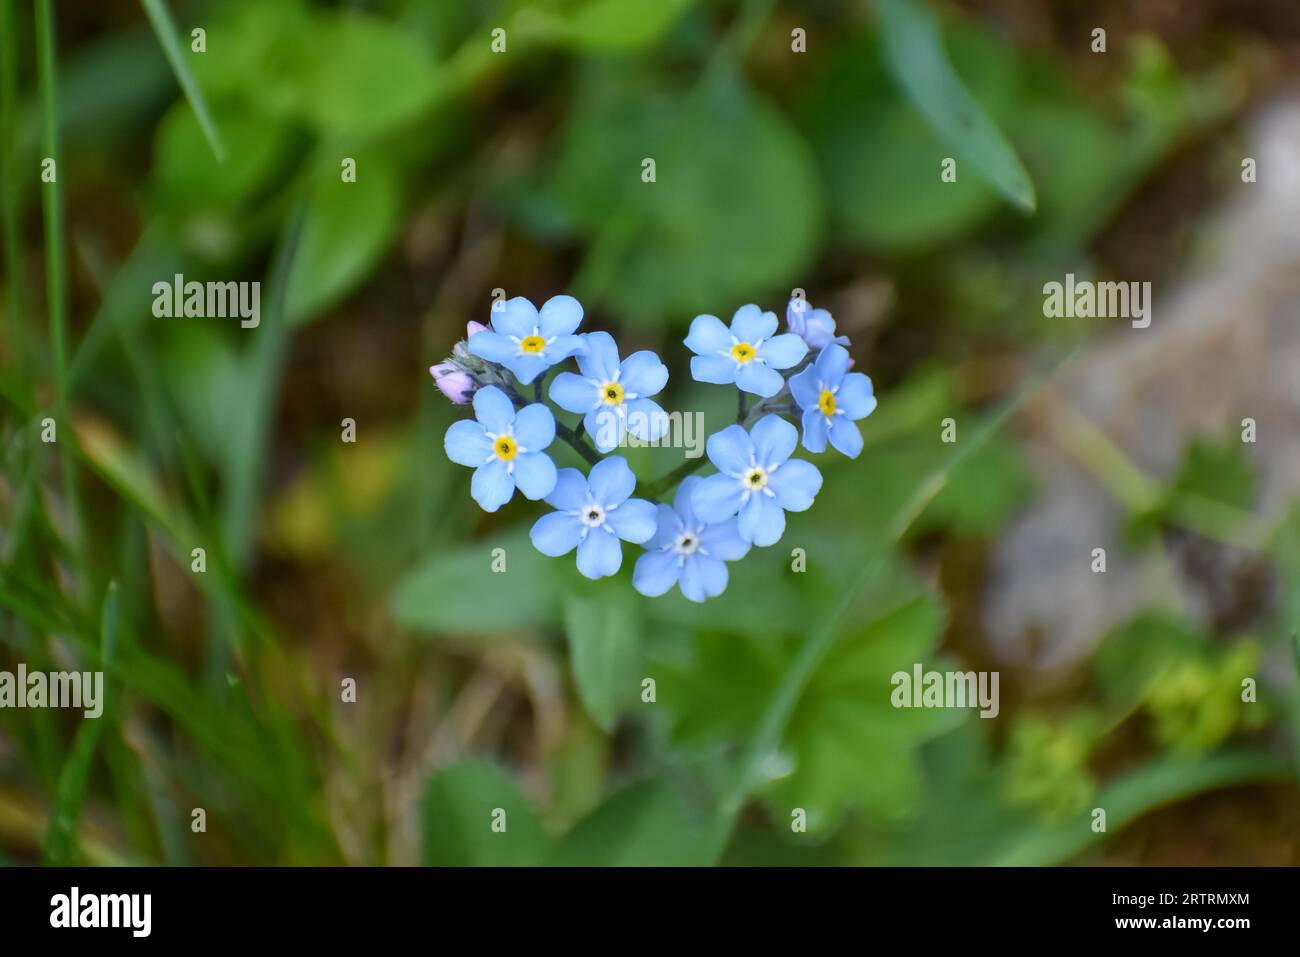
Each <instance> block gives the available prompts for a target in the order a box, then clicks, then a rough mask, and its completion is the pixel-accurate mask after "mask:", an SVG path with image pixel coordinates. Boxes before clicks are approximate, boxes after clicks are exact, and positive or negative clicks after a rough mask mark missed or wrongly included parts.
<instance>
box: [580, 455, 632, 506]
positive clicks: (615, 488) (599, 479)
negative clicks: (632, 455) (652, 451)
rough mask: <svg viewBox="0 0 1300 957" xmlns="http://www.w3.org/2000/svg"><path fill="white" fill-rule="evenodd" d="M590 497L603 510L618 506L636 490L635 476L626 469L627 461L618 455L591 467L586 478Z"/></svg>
mask: <svg viewBox="0 0 1300 957" xmlns="http://www.w3.org/2000/svg"><path fill="white" fill-rule="evenodd" d="M587 487H588V488H589V489H591V497H592V498H593V499H595V500H596V503H597V504H598V505H600V506H602V507H603V508H609V507H610V506H611V505H620V504H622V503H623V502H625V501H626V500H627V497H628V496H629V495H631V494H632V490H633V489H634V488H636V476H635V475H633V474H632V470H631V469H630V468H628V465H627V460H626V459H625V458H623V457H622V456H620V455H614V456H611V457H610V458H607V459H603V460H602V461H600V462H597V463H596V464H595V465H593V466H592V467H591V474H590V475H588V476H587Z"/></svg>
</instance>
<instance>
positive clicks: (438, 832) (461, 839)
mask: <svg viewBox="0 0 1300 957" xmlns="http://www.w3.org/2000/svg"><path fill="white" fill-rule="evenodd" d="M499 812H504V818H502V816H501V814H500V813H499ZM494 820H495V821H498V822H501V821H503V822H504V830H497V831H494V830H493V822H494ZM420 822H421V844H420V859H421V861H422V862H423V863H424V864H426V865H428V866H431V867H519V866H529V865H535V864H540V863H542V860H543V858H544V856H545V854H546V852H547V849H548V847H549V843H550V842H549V839H548V838H547V836H546V833H545V832H544V831H543V830H542V826H541V824H540V823H539V822H538V820H537V817H536V815H535V814H534V813H533V809H532V808H531V807H530V806H529V804H528V802H527V801H526V800H525V799H524V798H523V796H522V795H520V794H519V792H518V790H517V789H516V788H515V783H514V781H513V780H511V778H510V775H508V774H507V773H506V772H505V771H502V770H501V769H500V768H498V767H496V766H495V765H492V764H487V763H484V762H481V761H466V762H463V763H461V764H456V765H452V766H451V767H448V768H444V769H443V770H441V771H439V772H438V773H437V774H435V775H434V776H433V777H432V778H430V779H429V783H428V785H427V787H426V788H425V792H424V799H423V801H422V802H421V805H420ZM501 826H502V825H501V824H498V828H500V827H501Z"/></svg>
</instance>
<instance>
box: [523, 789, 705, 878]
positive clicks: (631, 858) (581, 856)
mask: <svg viewBox="0 0 1300 957" xmlns="http://www.w3.org/2000/svg"><path fill="white" fill-rule="evenodd" d="M706 828H707V817H706V814H705V813H704V811H703V810H702V809H699V808H694V807H692V806H691V805H690V803H689V802H688V801H687V800H686V798H685V796H684V795H682V794H681V793H680V792H679V791H678V790H677V789H675V788H674V787H673V786H672V785H671V784H669V783H666V782H663V781H658V780H656V781H642V782H639V783H637V784H633V785H630V786H629V787H626V788H624V789H623V790H621V791H619V792H617V793H616V794H614V795H613V796H611V797H609V798H607V799H606V800H605V801H604V802H603V803H602V804H601V805H600V806H599V807H597V808H596V809H595V810H594V811H592V812H591V814H589V815H588V816H587V817H585V818H584V819H583V820H581V821H579V822H578V823H577V824H576V825H574V827H573V830H571V831H570V832H569V833H568V834H566V835H565V836H564V837H563V839H561V841H560V842H559V844H558V846H557V847H556V848H555V851H554V853H553V854H552V855H551V857H550V858H548V860H547V864H548V865H551V866H555V867H573V866H577V867H702V866H705V865H707V864H709V863H710V861H709V858H708V853H707V842H706V841H705V839H704V838H705V834H706Z"/></svg>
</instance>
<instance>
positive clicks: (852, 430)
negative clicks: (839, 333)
mask: <svg viewBox="0 0 1300 957" xmlns="http://www.w3.org/2000/svg"><path fill="white" fill-rule="evenodd" d="M790 394H791V395H793V396H794V400H795V402H797V403H798V404H799V408H801V409H803V447H804V448H805V449H807V450H808V451H809V452H824V451H826V440H827V439H828V438H829V439H830V443H831V445H833V446H835V448H837V449H839V450H840V451H841V452H843V453H844V454H845V455H847V456H848V457H849V458H851V459H855V458H857V457H858V453H859V452H861V451H862V433H861V432H859V431H858V427H857V426H856V425H854V424H853V422H854V420H856V419H864V418H866V417H867V416H869V415H870V414H871V413H872V411H873V410H874V409H875V408H876V396H875V394H874V393H873V391H872V388H871V379H869V378H868V377H867V376H866V375H864V374H863V373H861V372H849V352H848V350H847V349H845V348H844V347H843V346H840V345H835V344H831V345H829V346H827V347H826V348H825V349H823V350H822V351H821V355H819V356H818V357H817V361H816V362H814V363H813V364H812V365H810V366H809V367H808V368H806V369H804V370H803V371H802V372H800V373H797V374H796V375H793V376H791V377H790Z"/></svg>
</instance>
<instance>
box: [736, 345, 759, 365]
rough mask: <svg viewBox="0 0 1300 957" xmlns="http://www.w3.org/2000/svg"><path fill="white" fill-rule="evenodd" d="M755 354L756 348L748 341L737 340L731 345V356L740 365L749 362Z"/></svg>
mask: <svg viewBox="0 0 1300 957" xmlns="http://www.w3.org/2000/svg"><path fill="white" fill-rule="evenodd" d="M756 354H757V350H756V349H755V348H754V347H753V346H751V345H750V344H749V343H748V342H737V343H736V344H735V345H734V346H732V347H731V358H733V359H735V360H736V361H737V362H738V363H740V364H741V365H744V364H745V363H746V362H749V361H750V360H751V359H753V358H754V356H755V355H756Z"/></svg>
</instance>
